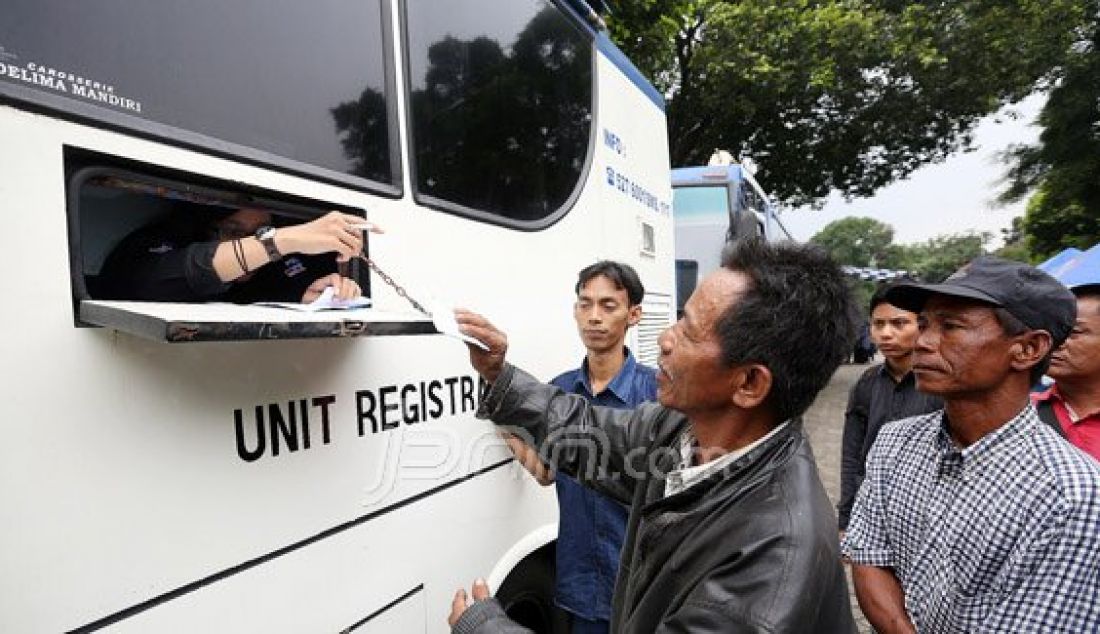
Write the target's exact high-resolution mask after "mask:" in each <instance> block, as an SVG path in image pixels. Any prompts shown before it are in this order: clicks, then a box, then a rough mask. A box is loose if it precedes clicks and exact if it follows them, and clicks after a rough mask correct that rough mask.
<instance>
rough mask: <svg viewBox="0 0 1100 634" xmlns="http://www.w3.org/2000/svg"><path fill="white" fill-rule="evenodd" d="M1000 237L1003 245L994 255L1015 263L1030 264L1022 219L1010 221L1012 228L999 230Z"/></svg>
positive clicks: (1016, 218)
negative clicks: (1002, 239)
mask: <svg viewBox="0 0 1100 634" xmlns="http://www.w3.org/2000/svg"><path fill="white" fill-rule="evenodd" d="M1001 237H1002V238H1004V245H1003V246H1001V248H1000V249H997V251H996V253H995V254H994V255H997V256H1000V257H1002V258H1005V259H1008V260H1016V261H1017V262H1027V263H1030V262H1031V251H1030V250H1029V249H1028V248H1027V236H1026V235H1025V234H1024V217H1023V216H1016V217H1015V218H1013V219H1012V226H1011V227H1010V228H1008V229H1001Z"/></svg>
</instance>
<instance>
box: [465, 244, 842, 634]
mask: <svg viewBox="0 0 1100 634" xmlns="http://www.w3.org/2000/svg"><path fill="white" fill-rule="evenodd" d="M722 264H723V266H722V268H721V269H719V270H718V271H716V272H714V273H712V274H711V275H709V276H708V277H707V278H706V279H705V280H704V281H703V282H702V284H700V286H699V288H698V289H697V290H696V291H695V293H694V294H693V295H692V296H691V298H690V299H689V300H688V303H687V305H686V306H685V310H684V317H683V318H682V319H681V320H680V321H679V322H677V323H676V324H675V325H674V326H673V327H672V328H669V329H668V330H666V331H665V332H664V333H663V334H662V335H661V338H660V342H659V343H660V348H661V358H660V362H659V363H658V373H657V385H658V398H659V400H660V405H657V404H645V405H642V406H640V407H638V408H636V409H634V410H632V411H626V410H615V409H607V408H601V407H598V406H594V405H592V404H591V403H589V402H588V401H586V400H585V399H584V398H582V397H579V396H576V395H573V394H566V393H564V392H562V391H561V390H560V389H558V388H556V387H553V386H548V385H544V384H541V383H539V382H538V381H536V380H535V379H533V378H532V377H530V376H529V375H527V374H526V373H524V372H523V371H522V370H519V369H517V368H515V367H513V366H511V365H509V364H506V363H505V362H504V355H505V352H506V350H507V338H506V337H505V336H504V334H503V333H502V332H500V331H499V330H497V329H496V328H495V327H493V326H492V325H491V324H490V323H489V322H488V321H486V320H485V319H484V318H483V317H481V316H480V315H476V314H474V313H469V312H465V311H458V312H457V314H456V317H457V319H458V322H459V324H460V327H461V329H462V331H463V332H464V333H465V334H467V335H470V336H472V337H474V338H476V339H479V340H480V341H482V342H484V343H485V344H486V345H488V347H489V350H488V352H485V351H482V350H480V349H475V348H472V347H471V349H470V358H471V362H472V364H473V365H474V367H475V368H476V369H477V370H478V372H479V373H480V374H481V375H482V376H483V377H485V378H486V379H487V380H488V381H489V382H490V383H491V384H492V386H491V389H490V391H489V394H488V395H487V396H486V398H485V399H484V400H483V402H482V410H481V412H480V414H482V415H485V416H488V417H491V418H492V420H494V421H496V422H498V423H502V424H504V423H507V424H509V425H513V426H515V427H514V428H513V431H515V432H517V433H521V434H525V435H526V436H527V437H528V438H529V439H530V440H531V442H532V444H533V445H534V446H537V447H539V448H540V450H541V451H542V452H543V455H544V457H545V458H546V459H547V460H549V461H551V462H552V463H553V464H555V465H556V468H557V469H558V470H559V471H562V472H564V473H567V474H569V475H571V476H573V477H574V478H576V479H577V480H578V481H580V482H581V484H584V485H585V486H588V487H591V488H594V489H596V490H599V491H600V492H602V493H604V494H606V495H609V496H611V497H612V498H614V499H617V500H620V501H622V502H623V503H625V504H629V505H630V519H629V522H628V524H627V535H626V543H625V544H624V547H623V554H622V560H621V562H620V569H619V576H618V581H617V583H616V587H615V598H614V604H613V606H612V617H611V630H612V631H614V632H638V633H646V634H649V633H652V632H830V633H833V632H838V633H842V632H851V631H854V625H853V621H852V614H851V608H850V604H849V599H848V592H847V587H846V583H845V581H844V572H843V569H842V567H841V561H840V557H839V552H838V545H837V539H836V530H835V521H836V519H835V516H834V515H833V512H832V508H831V506H830V504H829V500H828V498H827V497H826V495H825V491H824V488H823V487H822V485H821V480H820V478H819V477H818V473H817V468H816V467H815V464H814V459H813V454H812V452H811V451H810V447H809V445H808V444H807V441H806V438H805V436H804V435H803V433H802V429H801V424H800V423H799V420H798V417H799V416H800V415H801V414H802V413H803V412H804V411H805V410H806V408H807V407H809V405H810V403H811V402H812V401H813V399H814V397H815V396H816V395H817V393H818V391H819V390H820V389H821V388H822V387H824V386H825V384H826V383H827V382H828V380H829V377H830V376H831V375H832V374H833V372H834V371H835V370H836V368H837V366H838V365H840V363H841V362H842V361H843V360H844V359H845V358H846V356H847V354H848V351H849V350H850V349H851V344H852V334H853V324H852V321H851V312H850V310H849V298H848V293H847V286H846V284H845V280H844V278H843V276H842V275H841V273H840V271H839V270H838V269H837V267H836V266H835V265H834V264H833V263H832V262H831V261H829V259H828V258H827V256H825V255H824V254H823V253H822V252H821V251H819V250H817V249H816V248H813V247H809V246H798V245H793V244H785V245H766V244H763V243H759V242H745V243H738V244H735V245H733V246H732V247H730V248H727V250H726V251H725V252H724V253H723V258H722ZM488 594H489V592H488V588H487V587H486V586H485V584H484V582H480V581H479V582H478V583H476V584H475V586H474V591H473V599H474V601H472V602H470V601H468V600H467V596H466V593H465V591H464V590H459V592H458V593H457V594H456V595H455V599H454V602H453V604H452V611H451V617H450V619H449V622H450V624H451V625H452V627H453V630H454V631H455V632H459V633H473V632H479V633H484V632H515V631H522V628H519V627H518V626H516V625H515V624H514V623H512V622H510V621H508V620H507V618H506V617H505V616H504V614H503V611H502V610H501V607H500V605H499V603H497V602H496V601H495V600H493V599H491V598H489V597H488Z"/></svg>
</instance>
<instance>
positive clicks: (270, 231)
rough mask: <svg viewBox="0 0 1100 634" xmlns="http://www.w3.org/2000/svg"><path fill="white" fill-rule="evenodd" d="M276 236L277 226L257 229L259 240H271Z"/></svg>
mask: <svg viewBox="0 0 1100 634" xmlns="http://www.w3.org/2000/svg"><path fill="white" fill-rule="evenodd" d="M274 237H275V227H260V228H259V229H257V230H256V239H257V240H269V239H271V238H274Z"/></svg>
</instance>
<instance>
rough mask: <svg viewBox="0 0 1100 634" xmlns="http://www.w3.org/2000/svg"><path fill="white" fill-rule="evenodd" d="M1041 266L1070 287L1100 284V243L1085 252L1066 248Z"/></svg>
mask: <svg viewBox="0 0 1100 634" xmlns="http://www.w3.org/2000/svg"><path fill="white" fill-rule="evenodd" d="M1039 268H1040V269H1042V270H1044V271H1046V272H1047V273H1050V274H1051V275H1052V276H1053V277H1054V278H1055V279H1057V280H1058V281H1059V282H1061V283H1063V284H1065V285H1066V286H1067V287H1069V288H1075V287H1078V286H1087V285H1090V284H1100V244H1098V245H1096V246H1094V247H1092V248H1091V249H1089V250H1088V251H1084V252H1082V251H1081V250H1080V249H1066V250H1065V251H1062V252H1061V253H1059V254H1058V255H1056V256H1054V257H1052V258H1051V259H1049V260H1047V261H1046V262H1043V263H1042V264H1040V265H1039Z"/></svg>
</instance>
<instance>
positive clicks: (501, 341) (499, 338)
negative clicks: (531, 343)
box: [455, 308, 508, 383]
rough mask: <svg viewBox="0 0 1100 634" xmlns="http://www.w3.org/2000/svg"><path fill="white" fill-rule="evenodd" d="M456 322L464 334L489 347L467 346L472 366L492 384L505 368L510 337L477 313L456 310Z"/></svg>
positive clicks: (460, 309)
mask: <svg viewBox="0 0 1100 634" xmlns="http://www.w3.org/2000/svg"><path fill="white" fill-rule="evenodd" d="M455 321H457V322H458V329H459V331H461V332H462V334H464V335H467V336H470V337H473V338H474V339H477V340H478V341H480V342H481V343H483V344H485V345H486V346H488V347H489V350H488V351H486V350H482V349H481V348H479V347H477V346H475V345H471V344H466V347H467V348H469V349H470V365H472V366H474V369H475V370H477V372H478V374H480V375H481V376H483V377H485V380H486V381H488V382H490V383H492V382H493V381H496V380H497V376H499V375H500V371H501V370H502V369H503V368H504V354H505V353H506V352H508V336H507V335H505V334H504V333H503V332H501V331H500V330H498V329H497V327H496V326H494V325H493V324H491V323H489V320H488V319H485V318H484V317H482V316H481V315H479V314H477V313H473V312H470V311H468V310H465V309H462V308H456V309H455Z"/></svg>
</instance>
